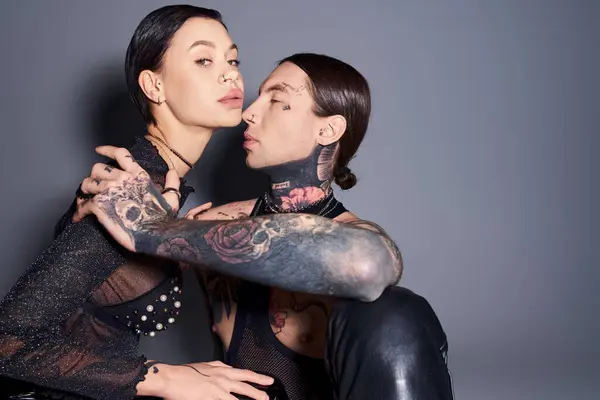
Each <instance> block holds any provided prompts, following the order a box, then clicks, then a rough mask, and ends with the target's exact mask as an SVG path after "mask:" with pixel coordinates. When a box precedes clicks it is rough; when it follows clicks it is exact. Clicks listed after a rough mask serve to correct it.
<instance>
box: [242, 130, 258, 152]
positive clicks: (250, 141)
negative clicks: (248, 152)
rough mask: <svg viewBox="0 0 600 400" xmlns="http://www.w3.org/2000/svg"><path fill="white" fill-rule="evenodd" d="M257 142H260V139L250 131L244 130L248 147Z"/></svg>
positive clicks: (245, 144)
mask: <svg viewBox="0 0 600 400" xmlns="http://www.w3.org/2000/svg"><path fill="white" fill-rule="evenodd" d="M255 143H258V140H256V139H255V138H254V137H253V136H252V135H250V134H249V133H248V131H246V132H244V147H245V148H247V147H248V146H251V145H253V144H255Z"/></svg>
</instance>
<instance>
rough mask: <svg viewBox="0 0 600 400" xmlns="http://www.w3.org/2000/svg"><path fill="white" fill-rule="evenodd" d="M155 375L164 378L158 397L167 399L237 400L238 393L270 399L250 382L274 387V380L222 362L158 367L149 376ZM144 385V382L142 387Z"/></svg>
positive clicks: (259, 398)
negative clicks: (160, 375)
mask: <svg viewBox="0 0 600 400" xmlns="http://www.w3.org/2000/svg"><path fill="white" fill-rule="evenodd" d="M154 373H156V374H162V375H163V376H162V378H163V379H162V380H163V385H162V389H161V390H160V393H158V395H159V396H161V397H163V398H164V400H237V397H235V395H236V394H237V395H244V396H247V397H249V398H251V399H256V400H268V399H269V396H268V395H267V394H266V393H265V392H263V391H261V390H258V389H256V388H255V387H253V386H251V385H250V384H249V383H257V384H259V385H263V386H269V385H271V384H273V378H271V377H268V376H266V375H260V374H257V373H255V372H252V371H249V370H244V369H238V368H232V367H230V366H228V365H226V364H223V363H222V362H220V361H213V362H206V363H193V364H184V365H167V364H156V365H155V366H153V367H151V368H150V370H149V371H148V375H153V374H154ZM143 384H144V382H142V383H141V384H140V385H143ZM138 389H143V388H141V387H139V388H138ZM141 392H144V390H138V395H142V393H141ZM143 395H146V394H145V393H144V394H143ZM150 395H154V396H156V395H157V394H154V393H153V394H150Z"/></svg>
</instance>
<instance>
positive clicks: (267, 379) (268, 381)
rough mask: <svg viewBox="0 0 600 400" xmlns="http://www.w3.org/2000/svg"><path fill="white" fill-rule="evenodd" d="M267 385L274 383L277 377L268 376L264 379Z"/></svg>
mask: <svg viewBox="0 0 600 400" xmlns="http://www.w3.org/2000/svg"><path fill="white" fill-rule="evenodd" d="M263 381H264V382H265V384H266V385H272V384H273V383H274V382H275V379H273V378H271V377H266V378H265V379H264V380H263Z"/></svg>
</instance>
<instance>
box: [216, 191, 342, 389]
mask: <svg viewBox="0 0 600 400" xmlns="http://www.w3.org/2000/svg"><path fill="white" fill-rule="evenodd" d="M346 211H347V210H346V208H345V207H344V206H343V204H342V203H340V202H339V201H337V199H335V197H333V196H332V197H331V199H330V200H329V201H325V202H324V203H321V204H318V205H315V206H314V207H310V208H308V209H305V210H303V211H302V213H306V214H315V215H322V216H324V217H327V218H335V217H337V216H338V215H340V214H342V213H344V212H346ZM265 214H268V212H267V211H266V208H265V203H264V201H262V200H258V201H257V203H256V205H255V207H254V210H253V211H252V215H253V216H255V215H265ZM270 293H271V290H270V288H269V287H266V286H262V285H259V284H256V283H253V282H248V281H244V282H243V283H242V285H241V286H240V289H239V293H238V307H237V311H236V318H235V325H234V330H233V336H232V338H231V343H230V345H229V349H228V352H227V354H226V361H227V363H228V364H229V365H231V366H232V367H236V368H243V369H250V370H252V371H256V372H259V373H263V374H265V375H269V376H272V377H275V378H277V380H278V381H280V382H281V383H282V385H283V388H284V390H285V392H286V395H287V398H289V399H290V400H331V399H333V398H334V395H333V393H334V392H333V388H332V386H331V381H330V379H329V375H328V373H327V369H326V367H325V360H323V359H318V358H312V357H308V356H305V355H303V354H299V353H296V352H294V351H292V350H290V349H288V348H287V347H286V346H285V345H283V344H282V343H281V342H280V341H279V339H277V337H276V336H275V334H274V333H273V330H272V328H271V323H270V321H269V300H270Z"/></svg>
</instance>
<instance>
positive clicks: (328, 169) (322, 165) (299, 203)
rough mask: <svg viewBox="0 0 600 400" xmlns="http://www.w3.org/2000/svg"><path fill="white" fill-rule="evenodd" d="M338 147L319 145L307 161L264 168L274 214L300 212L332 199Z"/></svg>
mask: <svg viewBox="0 0 600 400" xmlns="http://www.w3.org/2000/svg"><path fill="white" fill-rule="evenodd" d="M337 149H338V144H337V143H334V144H331V145H329V146H321V145H318V146H317V147H316V148H315V149H314V150H313V152H312V153H311V154H310V155H309V156H308V157H307V158H305V159H302V160H298V161H291V162H288V163H285V164H280V165H275V166H272V167H267V168H263V169H262V171H263V172H265V173H266V174H267V175H269V177H270V178H271V191H270V192H267V193H265V196H264V200H265V202H266V203H267V204H268V207H270V208H271V209H272V210H273V211H274V212H300V211H302V210H304V209H306V208H308V207H310V206H312V205H315V204H318V203H321V202H323V201H325V200H327V199H329V198H330V197H331V195H332V194H333V191H332V189H331V180H332V179H333V167H334V162H335V157H336V152H337Z"/></svg>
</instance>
